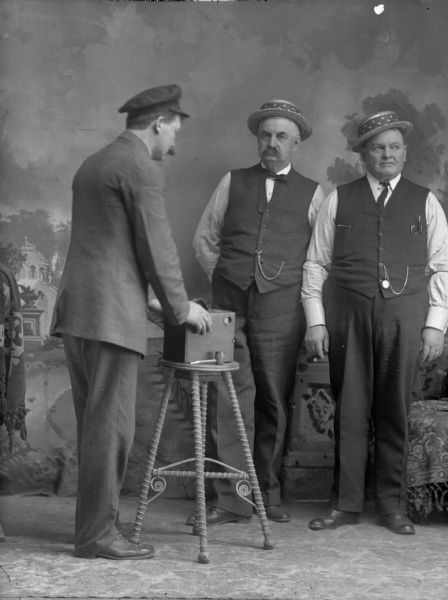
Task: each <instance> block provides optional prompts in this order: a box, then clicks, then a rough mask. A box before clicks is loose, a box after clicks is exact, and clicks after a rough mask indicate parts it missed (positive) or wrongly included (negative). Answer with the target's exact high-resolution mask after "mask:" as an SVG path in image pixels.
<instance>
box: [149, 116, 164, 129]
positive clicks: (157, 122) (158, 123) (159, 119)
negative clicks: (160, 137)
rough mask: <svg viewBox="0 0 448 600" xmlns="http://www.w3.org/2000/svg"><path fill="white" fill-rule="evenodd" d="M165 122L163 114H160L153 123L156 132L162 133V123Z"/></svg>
mask: <svg viewBox="0 0 448 600" xmlns="http://www.w3.org/2000/svg"><path fill="white" fill-rule="evenodd" d="M164 122H165V120H164V118H163V116H162V115H159V116H158V117H157V119H156V120H155V121H154V122H153V124H152V127H153V130H154V132H155V133H160V130H161V129H162V125H163V123H164Z"/></svg>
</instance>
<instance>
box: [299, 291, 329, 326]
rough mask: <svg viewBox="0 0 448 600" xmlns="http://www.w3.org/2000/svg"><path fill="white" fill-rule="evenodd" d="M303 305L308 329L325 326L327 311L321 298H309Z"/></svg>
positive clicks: (303, 301)
mask: <svg viewBox="0 0 448 600" xmlns="http://www.w3.org/2000/svg"><path fill="white" fill-rule="evenodd" d="M302 303H303V310H304V311H305V317H306V323H307V325H308V327H313V326H314V325H325V311H324V307H323V306H322V301H321V300H320V298H307V299H306V300H302Z"/></svg>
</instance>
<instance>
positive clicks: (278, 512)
mask: <svg viewBox="0 0 448 600" xmlns="http://www.w3.org/2000/svg"><path fill="white" fill-rule="evenodd" d="M265 508H266V516H267V518H268V519H269V520H270V521H275V522H276V523H289V521H290V520H291V517H290V516H289V513H288V512H286V510H283V509H282V507H281V506H274V505H269V506H266V507H265Z"/></svg>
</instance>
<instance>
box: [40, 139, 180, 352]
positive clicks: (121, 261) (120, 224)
mask: <svg viewBox="0 0 448 600" xmlns="http://www.w3.org/2000/svg"><path fill="white" fill-rule="evenodd" d="M148 284H150V285H151V286H152V288H153V290H154V293H155V295H156V296H157V298H158V299H159V300H160V302H161V304H162V307H163V309H164V311H165V315H166V318H167V319H168V320H169V321H170V322H171V323H174V324H180V323H183V322H184V321H185V319H186V318H187V315H188V311H189V305H188V299H187V295H186V292H185V288H184V284H183V280H182V275H181V271H180V265H179V259H178V255H177V250H176V246H175V244H174V241H173V239H172V235H171V230H170V226H169V223H168V220H167V215H166V211H165V177H164V174H163V171H162V170H161V169H160V167H159V166H158V164H157V163H156V162H155V161H153V160H152V159H151V157H150V155H149V152H148V150H147V148H146V146H145V145H144V144H143V142H142V141H141V140H140V139H139V138H138V137H137V136H136V135H134V134H133V133H131V132H130V131H125V132H124V133H122V134H121V135H120V136H119V137H118V138H117V139H116V140H115V141H114V142H112V143H111V144H109V145H108V146H106V147H105V148H103V149H102V150H100V151H99V152H97V153H96V154H94V155H92V156H90V157H89V158H88V159H87V160H86V161H85V162H84V163H83V164H82V166H81V167H80V169H79V170H78V172H77V173H76V175H75V178H74V181H73V208H72V234H71V241H70V247H69V251H68V255H67V260H66V263H65V268H64V272H63V275H62V279H61V283H60V286H59V291H58V298H57V301H56V306H55V311H54V315H53V323H52V334H53V335H60V334H69V335H74V336H79V337H83V338H88V339H95V340H100V341H104V342H110V343H112V344H117V345H119V346H122V347H124V348H129V349H131V350H135V351H136V352H140V353H141V354H145V352H146V330H147V316H146V307H147V289H148Z"/></svg>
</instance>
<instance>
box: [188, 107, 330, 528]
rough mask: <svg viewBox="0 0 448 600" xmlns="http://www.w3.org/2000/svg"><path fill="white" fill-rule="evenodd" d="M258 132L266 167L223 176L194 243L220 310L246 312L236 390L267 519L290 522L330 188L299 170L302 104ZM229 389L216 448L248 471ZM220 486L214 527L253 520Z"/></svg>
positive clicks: (258, 120)
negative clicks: (302, 380) (315, 239)
mask: <svg viewBox="0 0 448 600" xmlns="http://www.w3.org/2000/svg"><path fill="white" fill-rule="evenodd" d="M248 127H249V129H250V131H251V132H252V133H253V134H254V135H255V136H256V137H257V143H258V155H259V157H260V162H259V163H258V164H256V165H254V166H252V167H249V168H245V169H238V170H235V171H231V172H230V173H227V174H226V175H225V176H224V177H223V179H222V180H221V182H220V183H219V185H218V187H217V188H216V190H215V192H214V193H213V195H212V198H211V199H210V202H209V204H208V206H207V208H206V209H205V212H204V214H203V215H202V218H201V220H200V223H199V225H198V228H197V230H196V234H195V238H194V243H193V245H194V248H195V252H196V256H197V258H198V260H199V262H200V264H201V266H202V267H203V269H204V270H205V272H206V274H207V276H208V277H209V279H210V280H211V281H212V290H213V302H214V304H215V305H216V306H219V307H220V308H222V309H226V310H232V311H235V313H236V335H235V338H236V343H235V360H237V361H238V362H239V363H240V369H239V371H238V372H236V373H235V375H234V382H235V388H236V392H237V396H238V399H239V403H240V406H241V411H242V414H243V419H244V423H245V426H246V429H247V433H248V437H249V440H250V441H251V442H252V443H253V452H254V462H255V467H256V471H257V475H258V479H259V483H260V488H261V492H262V495H263V500H264V503H265V506H266V513H267V517H268V518H269V519H271V520H273V521H277V522H287V521H289V520H290V517H289V514H288V513H287V512H286V511H285V510H284V509H283V508H282V506H281V489H280V480H279V478H280V471H281V463H282V457H283V450H284V442H285V430H286V425H287V418H288V400H289V397H290V395H291V392H292V389H293V385H294V381H295V371H296V363H297V356H298V351H299V348H300V345H301V343H302V340H303V336H304V333H305V329H304V328H305V320H304V315H303V310H302V305H301V301H300V282H301V277H302V264H303V261H304V260H305V255H306V250H307V247H308V242H309V239H310V236H311V230H312V226H313V223H314V220H315V217H316V214H317V212H318V209H319V207H320V204H321V202H322V200H323V197H324V192H323V190H322V188H321V187H320V186H319V185H318V184H317V183H316V182H315V181H312V180H311V179H308V178H306V177H303V176H302V175H300V174H299V173H298V172H297V171H295V170H294V169H293V168H292V166H291V160H292V157H293V155H294V153H295V152H296V150H297V149H298V148H299V145H300V143H301V142H303V141H305V140H306V139H307V138H308V137H309V136H310V135H311V127H310V125H309V123H308V121H307V120H306V119H305V117H304V116H303V115H302V113H301V111H300V110H299V108H298V107H297V106H296V105H294V104H293V103H292V102H289V101H287V100H272V101H270V102H266V103H265V104H263V105H262V106H261V108H260V110H257V111H255V112H254V113H252V114H251V115H250V116H249V118H248ZM225 393H226V392H225V390H224V389H221V388H220V387H218V389H217V391H216V393H215V394H212V395H211V398H210V404H209V406H210V408H209V416H210V424H211V425H210V432H209V433H210V438H211V439H210V442H211V446H209V451H210V450H211V449H213V448H214V450H215V452H216V456H217V458H218V459H219V460H221V461H223V462H224V463H227V464H230V465H232V466H235V467H240V468H243V469H244V468H245V464H244V461H243V456H242V453H241V449H240V443H239V440H238V435H237V431H236V428H235V425H234V423H233V418H232V416H231V413H230V412H229V408H228V403H227V402H226V401H225V398H224V396H221V395H224V394H225ZM209 453H210V452H209ZM212 453H213V451H212ZM213 484H214V495H215V498H214V499H213V502H212V506H211V508H210V509H209V511H208V515H207V522H208V523H210V524H215V523H216V524H218V523H228V522H244V521H248V520H249V519H250V516H251V514H252V506H251V505H250V504H248V503H247V502H244V501H243V500H241V498H239V497H238V496H237V495H236V494H235V493H234V489H233V486H232V485H231V484H230V481H229V480H222V479H221V480H215V481H213ZM187 522H189V523H193V522H194V520H193V519H189V520H188V521H187Z"/></svg>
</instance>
